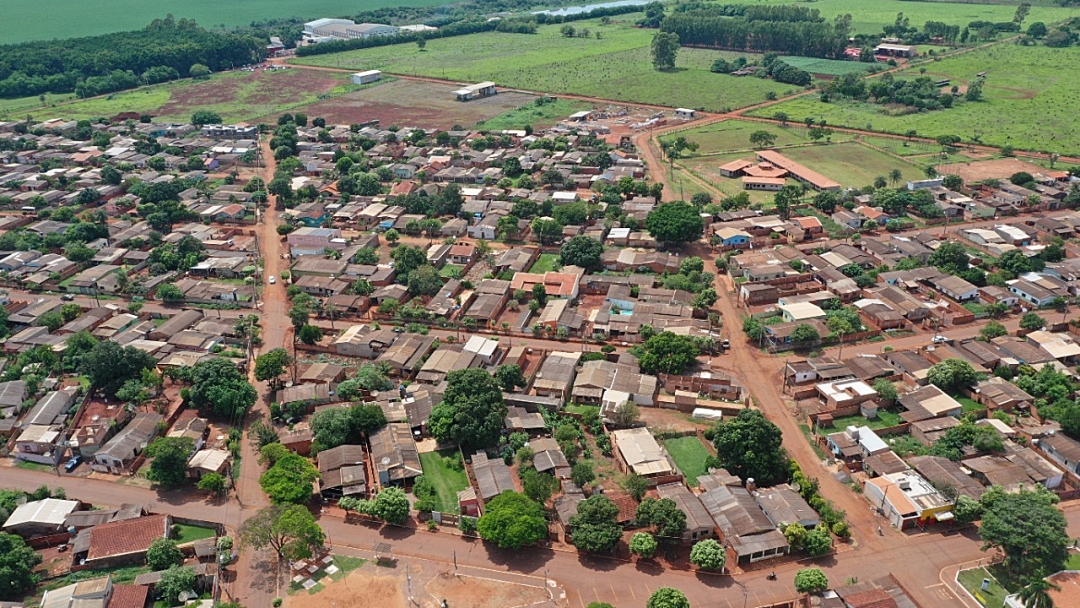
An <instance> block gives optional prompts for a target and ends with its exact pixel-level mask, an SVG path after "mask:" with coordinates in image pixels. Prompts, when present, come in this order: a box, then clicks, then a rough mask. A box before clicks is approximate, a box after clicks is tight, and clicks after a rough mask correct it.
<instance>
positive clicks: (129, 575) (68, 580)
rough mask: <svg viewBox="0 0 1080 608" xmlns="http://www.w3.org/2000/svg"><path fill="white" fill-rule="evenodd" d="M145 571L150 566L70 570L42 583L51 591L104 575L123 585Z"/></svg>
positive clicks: (148, 570) (147, 570)
mask: <svg viewBox="0 0 1080 608" xmlns="http://www.w3.org/2000/svg"><path fill="white" fill-rule="evenodd" d="M147 572H150V568H149V567H148V566H128V567H124V568H105V569H101V570H80V571H78V572H72V573H71V574H67V575H64V576H61V577H60V578H54V579H52V580H50V581H47V582H45V584H44V585H45V589H46V590H48V591H52V590H53V589H59V588H60V587H65V586H67V585H70V584H72V583H77V582H79V581H85V580H90V579H92V578H98V577H102V576H106V575H108V576H111V577H112V580H113V583H118V584H121V585H124V584H128V583H132V582H134V581H135V578H136V577H137V576H139V575H140V574H146V573H147Z"/></svg>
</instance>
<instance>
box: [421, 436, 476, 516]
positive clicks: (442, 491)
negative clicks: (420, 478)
mask: <svg viewBox="0 0 1080 608" xmlns="http://www.w3.org/2000/svg"><path fill="white" fill-rule="evenodd" d="M444 457H447V458H451V459H455V460H458V461H459V462H460V459H461V456H460V455H459V454H458V453H457V452H456V451H454V450H444V451H442V452H425V453H423V454H420V464H421V466H423V467H424V477H426V478H427V479H428V481H430V482H431V485H433V486H434V487H435V493H436V494H437V496H436V502H438V504H439V509H440V510H442V511H444V512H447V513H457V510H458V499H457V493H458V492H459V491H460V490H464V489H465V488H467V487H469V478H468V477H467V476H466V475H465V470H464V468H462V470H460V471H458V470H456V469H453V468H451V467H449V466H447V465H446V463H445V462H443V458H444Z"/></svg>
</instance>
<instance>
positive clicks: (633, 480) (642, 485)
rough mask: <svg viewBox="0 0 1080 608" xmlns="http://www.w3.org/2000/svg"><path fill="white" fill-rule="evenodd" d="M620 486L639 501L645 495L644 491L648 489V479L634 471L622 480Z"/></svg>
mask: <svg viewBox="0 0 1080 608" xmlns="http://www.w3.org/2000/svg"><path fill="white" fill-rule="evenodd" d="M622 488H623V489H624V490H626V493H627V494H629V495H630V496H633V497H634V500H636V501H638V502H641V499H642V498H644V497H645V493H646V492H648V491H649V481H648V480H647V479H645V478H644V477H642V476H641V475H638V474H636V473H635V474H633V475H629V476H627V477H626V479H624V480H623V482H622Z"/></svg>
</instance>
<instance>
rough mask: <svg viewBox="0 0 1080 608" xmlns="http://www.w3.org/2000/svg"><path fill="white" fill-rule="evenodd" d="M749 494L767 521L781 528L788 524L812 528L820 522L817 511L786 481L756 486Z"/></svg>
mask: <svg viewBox="0 0 1080 608" xmlns="http://www.w3.org/2000/svg"><path fill="white" fill-rule="evenodd" d="M751 494H753V496H754V500H756V501H757V503H758V506H760V507H761V510H762V511H764V512H765V515H766V516H767V517H768V518H769V521H771V522H772V523H773V525H775V526H776V527H777V528H779V529H781V530H782V529H784V528H786V527H787V526H788V525H789V524H799V525H801V526H803V527H804V528H814V527H816V526H817V525H818V524H819V523H821V519H820V518H819V517H818V514H817V512H815V511H814V509H813V508H812V507H810V505H809V504H808V503H807V502H806V501H805V500H803V497H802V496H801V495H800V494H799V493H798V492H796V491H795V489H794V488H792V487H791V486H790V485H788V484H786V483H783V484H780V485H776V486H772V487H769V488H757V489H755V490H754V491H752V492H751Z"/></svg>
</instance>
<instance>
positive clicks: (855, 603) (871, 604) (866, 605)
mask: <svg viewBox="0 0 1080 608" xmlns="http://www.w3.org/2000/svg"><path fill="white" fill-rule="evenodd" d="M844 601H845V602H847V603H848V604H849V605H851V606H852V608H897V606H896V600H894V599H893V598H892V596H891V595H889V594H888V593H886V592H885V590H884V589H870V590H868V591H860V592H859V593H853V594H851V595H848V596H846V597H844ZM109 608H112V606H110V607H109Z"/></svg>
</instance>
